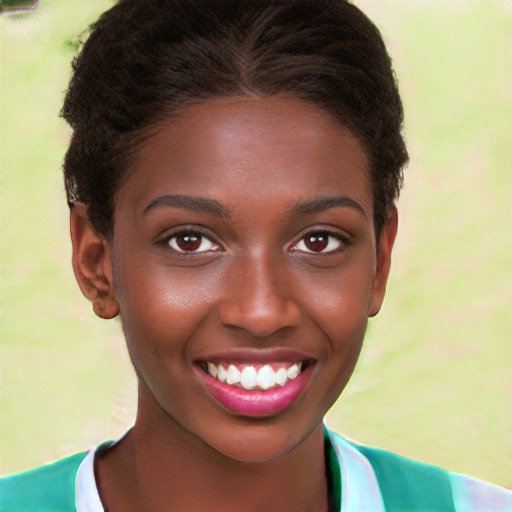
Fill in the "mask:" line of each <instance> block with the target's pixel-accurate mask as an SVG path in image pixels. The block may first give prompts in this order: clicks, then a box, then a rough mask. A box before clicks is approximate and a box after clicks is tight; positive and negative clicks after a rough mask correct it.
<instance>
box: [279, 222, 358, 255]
mask: <svg viewBox="0 0 512 512" xmlns="http://www.w3.org/2000/svg"><path fill="white" fill-rule="evenodd" d="M317 234H325V235H327V236H329V237H332V238H335V239H336V240H338V241H339V242H340V244H341V246H340V247H339V248H336V249H334V250H330V251H328V252H324V251H322V252H315V251H309V250H301V249H296V247H297V246H298V245H299V244H300V243H301V242H302V241H303V240H304V239H305V238H306V237H307V236H308V235H309V236H311V235H317ZM351 245H352V240H351V239H350V237H349V236H348V235H344V234H343V233H340V232H339V231H337V230H335V229H333V228H331V227H322V226H318V227H314V228H313V227H312V228H308V229H306V230H304V231H303V232H302V233H301V234H300V235H298V237H297V238H296V239H295V242H293V243H292V245H291V247H290V249H289V250H291V251H292V252H302V253H304V254H313V255H318V256H326V255H331V254H336V253H339V252H341V251H343V250H344V249H346V248H347V247H350V246H351Z"/></svg>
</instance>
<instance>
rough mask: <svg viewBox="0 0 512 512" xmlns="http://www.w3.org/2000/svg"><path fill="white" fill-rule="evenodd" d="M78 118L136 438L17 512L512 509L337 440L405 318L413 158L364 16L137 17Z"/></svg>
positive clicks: (25, 490)
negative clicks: (381, 349)
mask: <svg viewBox="0 0 512 512" xmlns="http://www.w3.org/2000/svg"><path fill="white" fill-rule="evenodd" d="M63 113H64V117H65V118H66V120H67V121H68V122H69V124H70V125H71V127H72V128H73V131H74V133H73V139H72V141H71V145H70V148H69V150H68V153H67V155H66V161H65V182H66V190H67V193H68V202H69V205H70V207H71V235H72V243H73V267H74V270H75V275H76V278H77V281H78V283H79V285H80V288H81V290H82V292H83V293H84V295H85V296H86V297H87V298H88V299H89V300H90V301H91V302H92V305H93V308H94V311H95V313H96V314H97V315H98V316H99V317H101V318H105V319H108V318H114V317H116V316H118V315H119V316H120V317H121V321H122V325H123V330H124V333H125V337H126V341H127V346H128V350H129V353H130V357H131V360H132V363H133V366H134V368H135V370H136V373H137V376H138V380H139V403H138V412H137V418H136V421H135V425H134V427H133V428H132V429H131V430H130V431H129V432H128V433H127V434H126V435H125V436H124V437H123V438H122V439H120V440H119V441H117V442H115V443H106V444H104V445H102V446H100V447H99V448H98V449H97V450H91V451H90V452H88V453H87V454H85V453H82V454H78V455H76V456H73V457H71V458H68V459H65V460H63V461H60V462H58V463H56V465H53V466H50V467H44V468H40V469H38V470H34V471H33V472H29V473H27V474H22V475H17V476H13V477H9V478H7V479H5V480H4V482H3V485H2V487H3V488H4V489H5V490H3V491H2V498H1V500H2V501H0V505H1V509H2V510H5V511H8V510H24V509H27V508H28V507H29V506H33V507H34V510H46V509H47V510H55V509H57V508H59V509H63V510H75V509H76V510H79V511H80V510H94V511H100V510H112V511H115V510H147V511H150V510H255V511H257V510H342V511H344V512H346V511H352V510H371V511H378V510H458V511H470V510H490V509H491V507H493V510H507V507H510V505H511V497H510V493H508V492H506V491H504V490H502V489H499V488H497V487H495V486H491V485H488V484H484V483H481V482H478V481H476V480H472V479H469V478H467V477H463V476H461V475H456V474H453V473H448V472H445V471H443V470H440V469H438V468H434V467H430V466H427V465H423V464H420V463H415V462H412V461H408V460H405V459H402V458H400V457H398V456H395V455H393V454H389V453H386V452H381V451H379V450H375V449H369V448H364V447H359V446H356V445H354V444H352V443H349V442H347V441H346V440H344V439H343V438H341V437H339V436H337V435H336V434H334V433H332V432H330V431H328V430H327V429H326V428H325V427H324V426H323V417H324V415H325V413H326V412H327V411H328V409H329V408H330V407H331V406H332V404H333V403H334V401H335V400H336V399H337V398H338V396H339V395H340V393H341V392H342V391H343V389H344V387H345V385H346V384H347V382H348V380H349V378H350V376H351V374H352V371H353V369H354V366H355V364H356V361H357V358H358V355H359V351H360V349H361V345H362V341H363V338H364V333H365V329H366V324H367V319H368V317H370V316H374V315H376V314H377V313H378V311H379V309H380V307H381V304H382V301H383V298H384V292H385V287H386V281H387V276H388V272H389V268H390V263H391V252H392V248H393V243H394V239H395V235H396V230H397V213H396V208H395V206H394V200H395V199H396V198H397V195H398V191H399V188H400V185H401V179H402V174H401V171H402V168H403V166H404V164H405V163H406V161H407V153H406V150H405V145H404V143H403V139H402V136H401V132H400V130H401V125H402V117H403V116H402V107H401V102H400V98H399V96H398V91H397V88H396V84H395V82H394V79H393V73H392V70H391V66H390V61H389V57H388V55H387V53H386V50H385V48H384V45H383V43H382V40H381V38H380V35H379V33H378V31H377V29H376V28H375V27H374V26H373V25H372V24H371V22H370V21H369V20H368V19H367V18H366V17H365V16H364V15H363V14H362V13H361V12H360V11H359V10H358V9H357V8H355V7H354V6H352V5H351V4H349V3H347V2H343V1H338V2H329V1H325V2H311V1H305V0H295V1H283V2H276V1H249V2H240V1H228V0H219V1H209V2H197V1H192V0H190V1H157V0H125V1H121V2H120V3H119V4H118V5H117V6H116V7H114V8H113V9H112V10H110V11H108V12H107V13H106V14H105V15H104V16H102V18H100V20H99V21H98V23H97V24H96V26H95V27H94V29H93V31H92V34H91V36H90V38H89V40H88V42H87V43H86V44H85V46H84V48H83V50H82V52H81V54H80V56H79V58H78V60H77V62H76V63H75V73H74V77H73V79H72V82H71V84H70V88H69V91H68V94H67V97H66V102H65V105H64V110H63ZM45 507H46V508H45Z"/></svg>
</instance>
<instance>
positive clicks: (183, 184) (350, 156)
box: [120, 98, 372, 215]
mask: <svg viewBox="0 0 512 512" xmlns="http://www.w3.org/2000/svg"><path fill="white" fill-rule="evenodd" d="M133 169H134V171H133V172H132V174H131V176H130V179H129V180H128V182H127V183H126V184H125V185H124V186H123V187H122V189H121V190H120V199H121V196H123V195H125V194H123V189H125V188H126V187H127V188H128V189H130V191H131V194H130V196H131V198H132V199H133V200H135V201H138V202H141V203H144V201H147V200H148V198H150V197H151V196H156V195H159V194H162V193H174V194H192V195H198V194H199V193H201V195H206V196H211V197H215V198H216V199H220V200H226V201H228V202H229V198H230V197H231V198H232V197H234V196H240V195H242V196H245V197H250V199H251V201H252V202H254V203H262V202H263V203H265V202H268V201H269V200H270V199H272V198H276V199H278V200H279V201H284V202H286V201H289V202H292V201H293V202H296V201H297V200H298V199H307V198H308V197H310V196H313V195H315V194H316V195H322V194H323V195H329V194H336V193H344V194H345V193H347V191H349V192H351V193H352V194H356V195H358V196H359V197H358V198H357V200H358V202H362V203H364V204H363V206H365V208H366V209H368V210H369V212H368V213H369V214H370V215H371V211H372V204H371V203H372V198H371V192H370V190H371V187H370V184H369V179H368V160H367V158H366V155H365V153H364V151H363V148H362V145H361V144H360V142H359V141H358V140H357V139H356V138H355V137H353V136H352V135H351V133H350V132H349V130H348V129H346V128H345V127H344V126H342V125H341V124H339V123H338V122H337V121H336V120H335V119H334V118H333V117H332V116H331V115H330V114H329V113H327V112H325V111H323V110H321V109H319V108H317V107H316V106H314V105H311V104H310V103H307V102H304V101H301V100H295V99H289V98H270V99H261V98H258V99H252V98H230V99H222V100H211V101H207V102H204V103H201V104H197V105H193V106H190V107H187V108H186V109H185V110H184V111H183V112H182V114H181V115H180V116H178V117H177V118H174V119H172V120H169V121H168V122H167V123H162V124H161V125H160V126H159V127H158V129H156V130H155V133H154V134H153V135H152V136H151V137H149V138H148V139H146V141H145V142H144V143H142V144H141V146H140V147H139V149H138V151H137V154H136V156H135V161H134V166H133ZM139 207H143V204H140V205H139Z"/></svg>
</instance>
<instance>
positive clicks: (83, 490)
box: [0, 428, 512, 512]
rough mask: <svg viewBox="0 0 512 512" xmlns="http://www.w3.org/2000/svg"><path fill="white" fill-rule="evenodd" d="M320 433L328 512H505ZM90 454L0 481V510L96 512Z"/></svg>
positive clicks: (449, 477) (492, 501) (468, 487)
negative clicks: (330, 506)
mask: <svg viewBox="0 0 512 512" xmlns="http://www.w3.org/2000/svg"><path fill="white" fill-rule="evenodd" d="M324 433H325V445H324V446H325V455H326V457H325V459H326V472H327V476H328V479H329V490H330V494H331V504H332V511H334V512H414V511H421V512H512V492H511V491H509V490H506V489H503V488H501V487H498V486H495V485H492V484H488V483H485V482H481V481H479V480H475V479H472V478H469V477H466V476H463V475H459V474H456V473H450V472H448V471H445V470H442V469H440V468H437V467H435V466H430V465H428V464H423V463H421V462H415V461H412V460H409V459H406V458H404V457H400V456H399V455H396V454H393V453H390V452H386V451H383V450H378V449H375V448H368V447H365V446H359V445H357V444H355V443H351V442H349V441H347V440H345V439H343V438H342V437H341V436H339V435H337V434H335V433H333V432H332V431H330V430H328V429H327V428H325V431H324ZM94 453H95V450H93V451H90V452H83V453H79V454H77V455H73V456H71V457H67V458H65V459H62V460H60V461H57V462H55V463H53V464H49V465H46V466H42V467H39V468H36V469H33V470H31V471H27V472H24V473H19V474H16V475H12V476H8V477H4V478H2V479H0V511H1V512H104V511H103V508H102V506H101V502H100V499H99V495H98V491H97V488H96V482H95V479H94V469H93V464H94Z"/></svg>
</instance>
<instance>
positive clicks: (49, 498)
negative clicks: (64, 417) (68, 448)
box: [0, 452, 87, 512]
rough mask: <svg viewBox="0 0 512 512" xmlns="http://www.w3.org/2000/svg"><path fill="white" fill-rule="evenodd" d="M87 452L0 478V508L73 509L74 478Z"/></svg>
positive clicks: (27, 511) (14, 511) (10, 511)
mask: <svg viewBox="0 0 512 512" xmlns="http://www.w3.org/2000/svg"><path fill="white" fill-rule="evenodd" d="M86 455H87V452H82V453H78V454H76V455H72V456H70V457H66V458H65V459H61V460H59V461H57V462H54V463H52V464H47V465H45V466H41V467H38V468H35V469H32V470H30V471H26V472H23V473H18V474H15V475H10V476H7V477H3V478H1V479H0V510H1V511H2V512H35V511H37V512H47V511H48V512H50V511H51V512H71V511H73V512H74V511H75V479H76V473H77V470H78V468H79V466H80V464H81V463H82V461H83V460H84V458H85V456H86Z"/></svg>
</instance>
